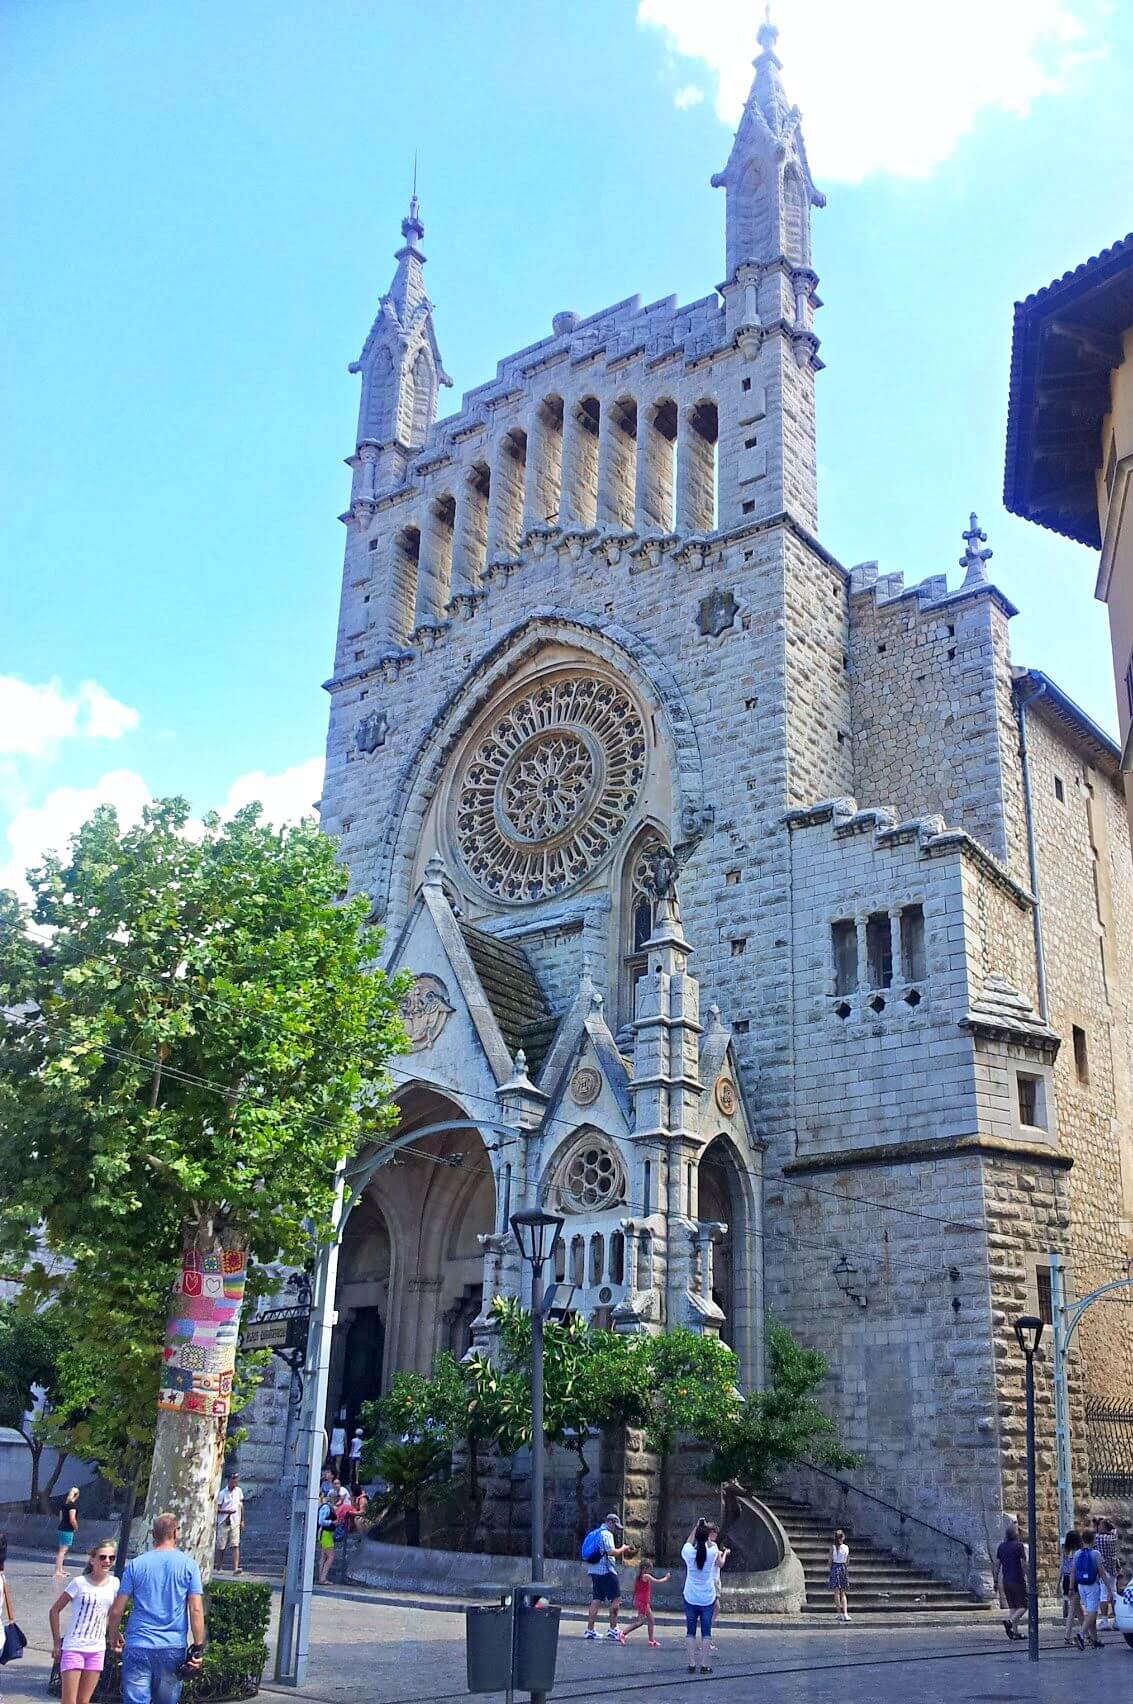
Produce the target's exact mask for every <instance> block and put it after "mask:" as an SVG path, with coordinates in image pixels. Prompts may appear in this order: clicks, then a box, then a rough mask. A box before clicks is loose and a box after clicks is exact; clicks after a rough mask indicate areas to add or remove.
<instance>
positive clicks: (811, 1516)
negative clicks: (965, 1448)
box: [762, 1495, 987, 1615]
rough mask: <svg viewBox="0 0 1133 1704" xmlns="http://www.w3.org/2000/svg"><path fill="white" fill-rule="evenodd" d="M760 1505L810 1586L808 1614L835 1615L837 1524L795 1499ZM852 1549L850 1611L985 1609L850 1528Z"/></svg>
mask: <svg viewBox="0 0 1133 1704" xmlns="http://www.w3.org/2000/svg"><path fill="white" fill-rule="evenodd" d="M762 1501H763V1502H764V1503H765V1504H766V1505H767V1507H768V1508H769V1509H770V1510H771V1512H772V1513H773V1514H774V1515H775V1516H776V1518H777V1519H778V1520H779V1522H780V1523H781V1525H782V1526H783V1528H784V1530H785V1532H786V1534H787V1537H788V1538H789V1540H790V1542H791V1547H792V1549H793V1550H794V1552H795V1554H796V1555H797V1557H798V1559H799V1561H800V1563H801V1564H802V1568H803V1576H804V1578H805V1580H806V1589H807V1604H806V1612H807V1614H810V1615H833V1614H834V1600H833V1594H832V1593H831V1591H830V1589H829V1587H828V1586H827V1583H826V1582H827V1577H828V1574H829V1568H830V1546H831V1540H832V1535H833V1523H832V1522H831V1521H830V1520H829V1519H828V1518H825V1519H824V1518H823V1516H822V1515H821V1514H820V1513H819V1511H818V1510H816V1509H815V1508H813V1507H812V1506H811V1505H809V1504H807V1503H803V1502H801V1501H800V1500H799V1499H797V1498H794V1497H782V1496H778V1495H773V1496H770V1497H764V1498H763V1499H762ZM843 1530H844V1531H845V1533H846V1538H847V1542H848V1543H849V1546H850V1589H849V1599H850V1610H851V1614H853V1612H854V1611H855V1610H859V1611H877V1612H878V1613H881V1614H901V1615H906V1614H914V1613H916V1612H917V1611H921V1612H924V1611H926V1610H947V1611H952V1610H964V1611H967V1610H980V1611H983V1612H985V1613H986V1609H987V1606H986V1605H985V1604H981V1603H978V1602H977V1601H975V1600H974V1599H973V1598H972V1597H971V1596H970V1595H969V1594H968V1593H967V1592H965V1591H963V1590H961V1589H960V1588H959V1587H957V1586H955V1585H954V1584H952V1583H950V1582H949V1581H947V1580H941V1579H939V1578H937V1577H936V1576H934V1575H933V1574H931V1573H928V1572H926V1571H924V1568H923V1564H920V1563H919V1562H918V1561H916V1560H906V1559H905V1558H904V1557H902V1556H898V1555H895V1554H894V1553H893V1552H892V1551H890V1550H887V1549H886V1548H885V1547H884V1546H883V1545H881V1544H878V1543H876V1542H875V1541H873V1540H870V1539H867V1538H865V1537H864V1536H863V1537H857V1536H856V1535H855V1533H854V1530H853V1527H852V1526H851V1525H849V1524H847V1525H846V1526H845V1527H844V1528H843Z"/></svg>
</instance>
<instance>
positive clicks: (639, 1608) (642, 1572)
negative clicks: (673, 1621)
mask: <svg viewBox="0 0 1133 1704" xmlns="http://www.w3.org/2000/svg"><path fill="white" fill-rule="evenodd" d="M652 1566H653V1564H652V1562H651V1561H650V1560H649V1558H648V1556H643V1557H642V1558H641V1561H640V1562H639V1563H638V1565H637V1573H636V1574H635V1575H634V1579H633V1610H634V1614H635V1615H636V1617H637V1619H636V1621H631V1622H630V1624H629V1626H628V1627H627V1628H626V1637H627V1638H628V1637H629V1635H630V1634H631V1633H632V1632H634V1630H635V1629H636V1628H638V1627H647V1628H648V1629H649V1643H650V1646H651V1647H652V1648H653V1650H655V1651H656V1650H658V1649H659V1646H658V1642H657V1640H656V1639H655V1638H654V1636H653V1588H654V1586H663V1585H665V1583H666V1582H667V1581H668V1579H669V1575H668V1574H651V1573H650V1572H649V1570H650V1568H651V1567H652Z"/></svg>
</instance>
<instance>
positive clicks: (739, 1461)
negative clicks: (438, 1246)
mask: <svg viewBox="0 0 1133 1704" xmlns="http://www.w3.org/2000/svg"><path fill="white" fill-rule="evenodd" d="M491 1313H492V1317H493V1319H494V1322H495V1324H496V1327H497V1331H498V1352H497V1355H496V1357H495V1359H494V1360H489V1359H487V1358H486V1357H484V1356H481V1355H472V1356H469V1357H468V1358H467V1359H466V1360H465V1361H462V1362H458V1361H456V1360H455V1359H454V1358H453V1356H451V1355H449V1354H447V1353H445V1354H442V1355H441V1356H439V1357H438V1359H437V1362H436V1365H435V1367H434V1371H433V1376H432V1377H431V1378H426V1377H425V1376H424V1375H423V1374H421V1373H399V1374H397V1375H396V1376H395V1378H394V1380H393V1384H392V1386H391V1389H390V1391H389V1393H388V1395H387V1396H385V1397H383V1398H382V1399H381V1401H380V1402H377V1403H372V1404H369V1405H368V1406H367V1408H366V1410H365V1411H364V1417H365V1424H366V1426H367V1430H368V1431H369V1432H370V1433H371V1437H370V1438H369V1440H368V1444H367V1449H368V1452H369V1453H368V1455H367V1456H366V1457H365V1458H364V1460H365V1462H366V1465H367V1470H368V1471H375V1469H377V1466H378V1461H379V1458H380V1455H381V1452H382V1449H383V1446H384V1445H385V1444H386V1443H387V1442H388V1441H389V1440H391V1439H392V1440H403V1439H404V1440H406V1441H424V1440H428V1441H429V1442H430V1443H431V1444H434V1445H439V1446H444V1447H447V1448H450V1449H451V1448H452V1447H453V1446H455V1445H457V1444H464V1445H466V1446H467V1445H469V1444H472V1445H473V1447H474V1446H475V1444H476V1443H480V1444H485V1443H486V1444H491V1445H492V1446H493V1447H495V1448H496V1449H498V1450H500V1452H501V1453H502V1454H504V1455H512V1454H514V1453H515V1451H516V1450H518V1449H522V1448H525V1447H527V1446H528V1445H529V1444H530V1443H531V1426H532V1417H531V1381H530V1366H531V1317H530V1314H529V1313H527V1311H526V1310H525V1309H524V1308H522V1307H521V1306H520V1305H519V1303H518V1302H516V1301H515V1300H513V1299H510V1298H504V1297H496V1298H495V1299H494V1301H493V1303H492V1307H491ZM767 1357H768V1372H769V1379H768V1383H767V1385H766V1387H765V1388H764V1389H763V1390H762V1391H754V1392H752V1393H751V1394H750V1395H749V1396H747V1397H746V1398H745V1397H743V1396H742V1395H741V1393H740V1391H739V1390H738V1388H737V1384H736V1381H737V1378H738V1371H739V1369H738V1363H737V1360H736V1357H735V1355H734V1353H733V1352H732V1350H731V1349H729V1348H728V1347H727V1346H726V1345H725V1344H723V1343H721V1342H720V1341H719V1339H718V1338H715V1337H710V1336H702V1335H701V1334H700V1333H698V1332H692V1331H686V1330H677V1331H670V1332H666V1333H664V1334H663V1335H661V1336H659V1337H646V1336H634V1337H623V1336H621V1335H620V1334H618V1333H616V1332H611V1331H601V1330H595V1329H594V1328H593V1327H591V1326H588V1325H587V1324H586V1323H585V1321H584V1320H582V1319H581V1318H579V1317H578V1316H577V1315H573V1314H572V1315H571V1316H570V1317H569V1318H567V1319H566V1320H556V1319H551V1320H548V1321H547V1323H546V1326H545V1330H544V1427H543V1430H544V1435H545V1437H546V1439H547V1441H548V1442H549V1443H553V1444H559V1445H561V1446H563V1447H564V1448H567V1449H571V1450H574V1451H575V1452H576V1454H578V1456H579V1461H580V1470H581V1471H583V1472H584V1471H585V1463H584V1460H583V1455H582V1452H583V1449H584V1447H585V1442H586V1438H587V1435H588V1434H589V1433H590V1432H591V1431H592V1430H593V1429H594V1428H596V1427H598V1428H600V1427H606V1426H612V1425H626V1426H634V1427H639V1428H640V1429H641V1430H642V1432H643V1433H644V1436H645V1442H646V1445H647V1447H648V1448H649V1449H651V1450H654V1451H656V1452H657V1454H659V1455H660V1456H661V1457H662V1458H663V1459H664V1458H666V1457H668V1456H669V1455H670V1454H671V1453H672V1451H673V1450H674V1448H675V1447H676V1445H677V1443H678V1441H679V1440H681V1439H690V1440H692V1441H693V1442H696V1443H700V1444H704V1445H707V1446H708V1447H709V1449H710V1451H711V1455H710V1457H709V1462H708V1466H707V1469H706V1477H707V1478H708V1479H709V1481H710V1482H711V1483H713V1484H721V1483H723V1482H724V1481H727V1480H732V1479H735V1480H738V1481H740V1482H741V1483H743V1484H745V1485H747V1486H749V1487H751V1488H755V1487H758V1486H759V1485H763V1484H766V1482H767V1480H768V1478H769V1477H770V1475H771V1474H772V1472H773V1471H774V1469H775V1468H777V1467H783V1466H786V1465H788V1464H790V1463H791V1462H795V1461H799V1460H802V1459H804V1458H809V1459H811V1460H814V1461H818V1462H821V1463H824V1464H826V1465H828V1466H837V1467H850V1466H853V1465H854V1464H855V1459H856V1458H855V1457H853V1456H851V1455H849V1454H848V1453H847V1452H846V1451H845V1450H844V1449H843V1448H842V1447H841V1445H840V1444H839V1443H838V1439H837V1432H836V1428H835V1426H834V1423H833V1421H832V1420H831V1419H830V1418H829V1417H828V1416H827V1415H826V1414H825V1413H824V1412H823V1410H822V1409H821V1407H820V1406H819V1404H818V1402H817V1400H816V1396H815V1393H816V1391H817V1390H818V1388H819V1387H820V1385H821V1384H822V1383H823V1381H824V1380H825V1378H826V1376H827V1372H828V1368H827V1364H826V1362H825V1360H824V1359H823V1357H822V1356H821V1355H820V1354H818V1353H816V1352H815V1351H814V1350H810V1349H804V1348H802V1347H801V1345H800V1344H798V1343H797V1342H796V1341H795V1339H794V1338H793V1337H792V1335H791V1333H790V1332H789V1331H787V1330H786V1328H785V1327H783V1326H781V1325H779V1324H777V1323H776V1322H775V1321H774V1320H769V1321H768V1325H767Z"/></svg>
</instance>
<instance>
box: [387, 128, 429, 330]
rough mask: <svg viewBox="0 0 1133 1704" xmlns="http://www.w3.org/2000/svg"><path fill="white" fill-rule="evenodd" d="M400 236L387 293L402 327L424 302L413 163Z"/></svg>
mask: <svg viewBox="0 0 1133 1704" xmlns="http://www.w3.org/2000/svg"><path fill="white" fill-rule="evenodd" d="M401 234H402V236H403V237H404V238H405V242H404V244H403V246H402V247H401V248H399V249H398V250H397V253H396V254H395V255H394V257H393V258H394V259H395V260H396V261H397V271H396V272H395V274H394V279H393V283H392V284H391V285H390V287H389V293H390V300H391V301H392V302H393V305H394V307H395V308H396V309H397V317H398V319H399V320H401V322H402V324H403V325H404V324H405V323H406V322H407V321H408V320H409V318H410V316H411V315H412V314H413V313H414V312H415V310H416V309H417V307H418V306H419V305H420V303H422V302H424V301H425V300H427V298H426V296H425V275H424V273H423V272H422V270H421V269H422V267H423V266H424V264H425V256H424V255H423V254H422V253H421V250H420V248H419V247H418V244H419V243H421V242H422V241H423V240H424V236H425V227H424V225H423V223H422V221H421V203H420V202H419V201H418V199H417V166H416V161H415V162H414V166H413V194H412V195H411V196H410V198H409V213H408V215H407V216H406V217H405V218H404V219H403V220H402V221H401Z"/></svg>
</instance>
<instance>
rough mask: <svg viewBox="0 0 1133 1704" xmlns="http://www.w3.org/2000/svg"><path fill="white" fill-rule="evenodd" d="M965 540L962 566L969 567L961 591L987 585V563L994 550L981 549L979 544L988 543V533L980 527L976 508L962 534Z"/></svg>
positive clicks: (961, 560)
mask: <svg viewBox="0 0 1133 1704" xmlns="http://www.w3.org/2000/svg"><path fill="white" fill-rule="evenodd" d="M961 537H962V538H963V540H964V554H963V556H961V558H960V566H961V568H965V569H967V573H966V574H965V575H964V583H963V585H962V586H961V588H960V590H961V591H967V589H968V588H969V586H986V585H987V584H988V583H989V582H988V577H987V564H988V562H989V561H990V560H991V557H992V555H993V554H994V553H993V552H992V551H990V550H987V549H984V550H981V549H980V548H979V546H980V545H981V544H982V545H986V544H987V534H986V533H985V532H984V531H983V530H982V528H981V527H980V523H979V521H978V520H977V518H976V514H975V510H973V511H972V514H971V516H970V518H969V525H968V530H967V532H965V533H962V534H961Z"/></svg>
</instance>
